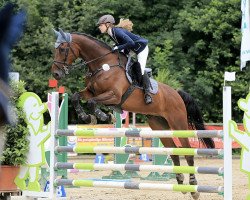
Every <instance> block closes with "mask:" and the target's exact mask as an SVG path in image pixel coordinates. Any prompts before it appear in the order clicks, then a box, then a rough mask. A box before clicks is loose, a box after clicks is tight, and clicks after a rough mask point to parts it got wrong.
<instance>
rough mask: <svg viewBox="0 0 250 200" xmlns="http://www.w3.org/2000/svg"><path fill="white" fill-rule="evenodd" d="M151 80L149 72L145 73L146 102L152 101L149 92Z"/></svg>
mask: <svg viewBox="0 0 250 200" xmlns="http://www.w3.org/2000/svg"><path fill="white" fill-rule="evenodd" d="M149 87H150V80H149V77H148V74H147V73H144V75H143V89H144V100H145V103H146V104H150V103H152V97H151V94H150V92H149Z"/></svg>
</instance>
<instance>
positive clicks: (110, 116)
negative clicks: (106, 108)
mask: <svg viewBox="0 0 250 200" xmlns="http://www.w3.org/2000/svg"><path fill="white" fill-rule="evenodd" d="M108 115H109V121H110V123H112V124H114V123H116V118H115V116H114V115H113V114H112V113H109V114H108Z"/></svg>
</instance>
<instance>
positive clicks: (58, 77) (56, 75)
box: [53, 72, 61, 80]
mask: <svg viewBox="0 0 250 200" xmlns="http://www.w3.org/2000/svg"><path fill="white" fill-rule="evenodd" d="M53 77H54V78H55V79H56V80H59V79H60V78H61V77H60V75H59V73H57V72H54V73H53Z"/></svg>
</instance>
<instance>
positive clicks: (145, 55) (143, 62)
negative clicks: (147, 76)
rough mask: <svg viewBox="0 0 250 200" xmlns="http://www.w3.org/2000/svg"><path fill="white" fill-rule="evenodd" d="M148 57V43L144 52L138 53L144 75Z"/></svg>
mask: <svg viewBox="0 0 250 200" xmlns="http://www.w3.org/2000/svg"><path fill="white" fill-rule="evenodd" d="M147 58H148V45H147V46H146V47H145V49H144V50H143V51H142V52H140V53H139V54H138V55H137V60H138V62H139V63H140V66H141V73H142V75H143V74H144V70H145V67H146V63H147Z"/></svg>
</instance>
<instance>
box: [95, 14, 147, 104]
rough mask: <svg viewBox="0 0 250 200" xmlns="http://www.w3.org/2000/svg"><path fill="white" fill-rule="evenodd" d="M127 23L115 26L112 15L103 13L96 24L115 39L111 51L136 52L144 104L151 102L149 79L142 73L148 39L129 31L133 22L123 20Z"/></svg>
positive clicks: (144, 65) (102, 31)
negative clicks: (114, 44)
mask: <svg viewBox="0 0 250 200" xmlns="http://www.w3.org/2000/svg"><path fill="white" fill-rule="evenodd" d="M124 21H125V22H126V21H127V22H128V23H123V25H122V23H121V22H122V20H121V21H120V23H119V24H118V25H117V26H115V25H114V24H115V19H114V17H113V16H112V15H103V16H102V17H100V19H99V20H98V23H97V25H98V26H99V29H100V31H101V33H108V35H109V36H110V37H111V39H112V40H114V41H115V43H116V46H114V47H113V49H112V51H113V52H115V51H122V50H124V51H125V52H129V51H130V50H132V51H133V52H135V53H136V55H137V59H138V62H139V63H140V67H141V74H142V77H143V78H142V80H143V89H144V100H145V103H146V104H150V103H152V97H151V95H150V92H149V87H150V80H149V77H148V74H147V73H144V70H145V67H146V62H147V57H148V45H147V44H148V40H146V39H144V38H142V37H140V36H139V35H135V34H133V33H131V32H130V31H131V30H132V26H133V23H132V22H131V21H129V20H124Z"/></svg>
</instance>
